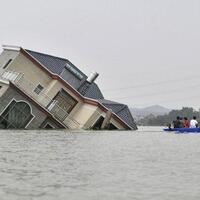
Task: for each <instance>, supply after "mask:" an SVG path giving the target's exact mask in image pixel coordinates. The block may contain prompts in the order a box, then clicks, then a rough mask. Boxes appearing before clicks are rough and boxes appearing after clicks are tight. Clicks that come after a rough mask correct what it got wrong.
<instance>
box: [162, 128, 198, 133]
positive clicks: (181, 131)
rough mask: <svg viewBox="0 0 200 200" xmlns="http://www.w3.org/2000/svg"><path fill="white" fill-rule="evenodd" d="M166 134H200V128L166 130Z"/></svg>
mask: <svg viewBox="0 0 200 200" xmlns="http://www.w3.org/2000/svg"><path fill="white" fill-rule="evenodd" d="M163 130H164V131H166V132H179V133H200V128H164V129H163Z"/></svg>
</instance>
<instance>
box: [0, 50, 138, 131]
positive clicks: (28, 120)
mask: <svg viewBox="0 0 200 200" xmlns="http://www.w3.org/2000/svg"><path fill="white" fill-rule="evenodd" d="M0 73H1V76H0V127H1V128H27V129H34V128H69V129H101V128H103V129H104V128H106V129H120V130H125V129H128V130H132V129H133V130H135V129H137V127H136V124H135V122H134V119H133V117H132V115H131V113H130V111H129V109H128V107H127V106H126V105H124V104H120V103H117V102H113V101H109V100H106V99H104V97H103V95H102V93H101V90H100V89H99V87H98V86H97V84H96V83H95V82H94V80H95V78H96V77H97V74H96V73H93V74H92V75H91V76H89V77H87V76H86V75H85V74H84V73H83V72H82V71H80V69H78V68H77V67H76V66H74V65H73V64H72V63H71V62H70V61H69V60H67V59H64V58H59V57H55V56H51V55H47V54H43V53H38V52H34V51H31V50H27V49H23V48H21V47H15V46H3V52H2V54H1V55H0Z"/></svg>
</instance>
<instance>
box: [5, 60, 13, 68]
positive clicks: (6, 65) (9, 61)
mask: <svg viewBox="0 0 200 200" xmlns="http://www.w3.org/2000/svg"><path fill="white" fill-rule="evenodd" d="M11 61H12V59H9V60H8V62H7V63H6V64H5V65H4V66H3V69H5V68H6V67H8V65H9V64H10V63H11Z"/></svg>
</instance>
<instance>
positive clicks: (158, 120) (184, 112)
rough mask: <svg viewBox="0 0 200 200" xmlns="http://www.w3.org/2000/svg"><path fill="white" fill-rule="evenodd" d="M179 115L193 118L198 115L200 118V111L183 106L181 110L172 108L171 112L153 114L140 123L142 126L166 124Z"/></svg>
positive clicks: (199, 118) (198, 118)
mask: <svg viewBox="0 0 200 200" xmlns="http://www.w3.org/2000/svg"><path fill="white" fill-rule="evenodd" d="M177 116H180V117H187V118H188V119H192V117H193V116H196V117H197V120H200V111H196V110H194V109H193V108H190V107H183V108H182V109H181V110H172V111H170V112H169V114H165V115H159V116H154V115H152V114H150V115H148V116H146V117H144V118H143V119H140V120H139V121H138V123H137V124H138V125H142V126H166V125H167V124H169V123H171V122H172V121H173V120H175V119H176V117H177Z"/></svg>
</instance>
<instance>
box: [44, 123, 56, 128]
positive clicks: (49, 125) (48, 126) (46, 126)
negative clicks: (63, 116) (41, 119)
mask: <svg viewBox="0 0 200 200" xmlns="http://www.w3.org/2000/svg"><path fill="white" fill-rule="evenodd" d="M44 128H45V129H54V127H53V126H52V125H51V124H49V123H47V124H46V125H45V126H44Z"/></svg>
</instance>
